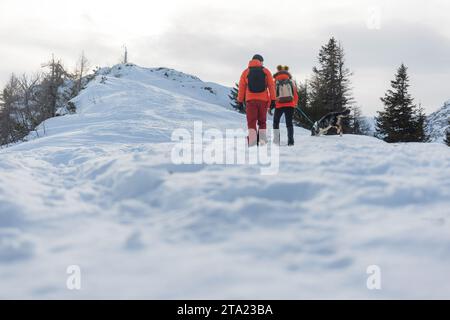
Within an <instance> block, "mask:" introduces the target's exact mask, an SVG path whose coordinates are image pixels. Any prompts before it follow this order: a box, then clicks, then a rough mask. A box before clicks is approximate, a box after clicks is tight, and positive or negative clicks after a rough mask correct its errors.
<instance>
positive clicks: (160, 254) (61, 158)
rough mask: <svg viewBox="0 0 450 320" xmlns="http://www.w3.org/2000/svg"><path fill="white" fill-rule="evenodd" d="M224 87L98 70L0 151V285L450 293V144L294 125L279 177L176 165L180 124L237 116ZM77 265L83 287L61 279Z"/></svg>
mask: <svg viewBox="0 0 450 320" xmlns="http://www.w3.org/2000/svg"><path fill="white" fill-rule="evenodd" d="M166 73H167V76H166ZM205 87H210V88H211V89H212V91H213V92H211V91H210V90H209V89H205ZM226 91H227V90H226V88H223V87H221V86H218V85H214V84H204V83H203V82H201V81H200V80H198V79H197V78H195V77H190V76H188V75H184V74H182V73H178V72H176V71H171V70H167V69H144V68H140V67H137V66H116V67H114V68H111V69H103V70H102V73H101V74H99V75H98V76H97V77H96V79H94V80H93V81H91V82H90V83H89V85H88V86H87V88H86V89H85V90H84V91H83V92H82V93H81V95H80V96H78V97H77V98H76V99H75V101H74V102H75V103H76V105H77V108H78V113H77V114H75V115H70V116H65V117H59V118H54V119H50V120H48V121H47V122H46V123H45V125H42V126H41V128H40V134H39V136H40V137H39V138H37V139H32V140H31V141H29V142H27V143H23V144H20V145H16V146H13V147H11V148H7V149H4V150H1V151H0V283H1V285H0V297H1V298H169V299H172V298H174V299H175V298H267V299H270V298H290V299H292V298H431V297H434V298H437V297H439V298H449V297H450V281H449V280H450V275H449V273H448V270H449V269H450V220H449V219H450V151H449V148H448V147H446V146H445V145H442V144H434V143H432V144H394V145H388V144H386V143H384V142H382V141H380V140H377V139H375V138H370V137H362V136H344V137H343V138H340V137H332V136H331V137H321V138H315V137H310V135H309V134H308V132H306V131H304V130H299V129H297V131H296V143H297V144H296V146H295V147H293V148H287V147H286V148H281V154H280V162H281V163H280V170H279V173H278V174H277V175H273V176H263V175H261V174H260V170H259V167H258V166H255V165H228V166H225V165H211V166H210V165H205V164H196V165H187V164H186V165H175V164H174V163H173V161H172V160H171V153H172V150H173V147H174V145H175V143H174V142H172V141H171V135H172V132H173V130H174V129H177V128H186V129H188V130H192V128H193V122H194V121H203V125H204V127H205V128H216V129H218V130H221V131H224V130H226V129H229V128H231V129H239V128H242V129H244V128H245V126H246V124H245V118H244V117H243V116H242V115H240V114H238V113H236V112H233V111H230V110H227V109H226V108H223V106H226V104H227V103H226V99H227V98H226V93H227V92H226ZM219 105H222V106H219ZM44 131H45V134H44ZM283 136H284V133H283ZM208 141H209V140H206V143H208ZM71 265H78V266H79V267H80V268H81V271H82V273H81V275H82V278H81V279H82V282H81V283H82V290H81V291H69V290H67V288H66V279H67V277H68V275H67V274H66V269H67V267H68V266H71ZM371 265H377V266H379V267H380V268H381V272H382V290H381V291H369V290H368V289H367V287H366V280H367V277H368V275H367V274H366V270H367V267H368V266H371Z"/></svg>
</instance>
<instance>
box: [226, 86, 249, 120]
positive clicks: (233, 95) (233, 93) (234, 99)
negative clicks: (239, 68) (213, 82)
mask: <svg viewBox="0 0 450 320" xmlns="http://www.w3.org/2000/svg"><path fill="white" fill-rule="evenodd" d="M238 94H239V84H237V83H236V84H235V86H234V88H232V89H231V91H230V94H229V95H228V97H229V98H230V100H231V103H230V104H231V106H232V107H233V109H236V110H237V111H238V112H240V113H244V114H245V106H244V107H243V108H241V107H240V106H239V102H238V100H237V99H238Z"/></svg>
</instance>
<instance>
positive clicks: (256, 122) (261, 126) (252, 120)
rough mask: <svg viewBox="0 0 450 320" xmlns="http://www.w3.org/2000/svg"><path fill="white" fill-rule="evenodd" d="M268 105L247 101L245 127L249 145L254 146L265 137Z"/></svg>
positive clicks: (256, 101)
mask: <svg viewBox="0 0 450 320" xmlns="http://www.w3.org/2000/svg"><path fill="white" fill-rule="evenodd" d="M268 107H269V104H268V102H267V101H259V100H251V101H247V107H246V111H247V126H248V130H249V134H248V138H249V144H250V145H254V144H256V142H257V140H258V133H259V135H260V139H261V138H262V139H263V140H264V139H265V137H266V129H267V109H268Z"/></svg>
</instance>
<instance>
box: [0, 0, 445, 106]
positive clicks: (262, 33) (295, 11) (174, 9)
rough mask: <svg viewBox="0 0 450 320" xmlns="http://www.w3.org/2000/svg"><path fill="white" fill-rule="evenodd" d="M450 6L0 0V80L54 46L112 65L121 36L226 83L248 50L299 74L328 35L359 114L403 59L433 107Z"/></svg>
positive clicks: (136, 51)
mask: <svg viewBox="0 0 450 320" xmlns="http://www.w3.org/2000/svg"><path fill="white" fill-rule="evenodd" d="M449 12H450V1H448V0H427V1H423V0H386V1H384V0H370V1H369V0H340V1H336V0H301V1H299V0H280V1H264V0H258V1H253V0H238V1H236V0H226V1H223V0H214V1H211V0H157V1H154V0H128V1H118V0H77V1H60V0H0V39H1V44H0V85H3V84H4V83H5V81H6V80H7V78H8V77H9V75H10V74H11V73H12V72H15V73H19V74H20V73H23V72H27V73H30V72H36V71H39V69H40V65H41V63H42V62H44V61H46V60H48V59H49V57H50V56H51V54H52V53H54V54H55V55H56V56H57V57H61V58H62V59H63V61H64V62H65V64H66V65H67V66H68V67H73V66H74V65H75V61H76V59H77V56H79V53H80V52H81V51H82V50H84V51H85V52H86V55H87V56H88V58H89V60H90V61H91V64H92V65H93V66H97V65H98V66H106V65H113V64H115V63H117V62H118V61H119V60H120V56H121V51H122V47H123V45H124V44H126V45H127V47H128V49H129V53H130V60H131V61H132V62H134V63H136V64H139V65H142V66H149V67H150V66H166V67H172V68H175V69H178V70H181V71H184V72H187V73H191V74H194V75H197V76H199V77H201V78H202V79H203V80H206V81H214V82H219V83H222V84H226V85H230V86H231V85H232V84H233V83H234V82H235V81H236V80H237V79H238V78H239V76H240V73H241V71H242V70H243V68H244V67H245V66H246V64H247V62H248V60H249V58H250V57H251V56H252V55H253V54H254V53H260V54H262V55H263V56H264V57H265V59H266V66H267V67H269V68H270V69H274V68H275V66H276V65H278V64H286V65H289V66H291V69H292V72H293V73H294V74H295V77H296V78H297V79H298V80H302V81H303V80H305V79H306V78H308V77H309V76H310V74H311V69H312V67H313V66H314V65H315V64H316V56H317V52H318V50H319V48H320V46H321V45H323V44H324V43H326V42H327V41H328V39H329V38H330V37H331V36H334V37H336V38H337V39H338V40H339V41H341V43H342V45H343V46H344V48H345V50H346V54H347V64H348V66H349V67H350V69H351V70H352V71H353V73H354V76H353V86H354V95H355V98H356V100H357V102H358V104H359V105H360V106H361V107H362V108H363V111H364V112H365V113H366V114H374V113H375V111H376V110H378V109H380V102H379V97H380V96H382V95H383V94H384V92H385V90H386V89H387V88H388V86H389V81H390V80H391V79H392V78H393V75H394V73H395V70H396V68H397V67H398V66H399V65H400V64H401V63H402V62H404V63H405V64H407V66H408V67H409V70H410V77H411V84H412V88H411V90H412V93H413V95H414V97H415V98H416V102H418V103H422V105H423V106H424V107H425V108H426V110H427V111H429V112H431V111H434V110H435V109H437V108H438V107H439V106H440V105H442V103H443V102H444V101H445V100H448V99H450V19H449V18H448V13H449Z"/></svg>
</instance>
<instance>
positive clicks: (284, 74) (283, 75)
mask: <svg viewBox="0 0 450 320" xmlns="http://www.w3.org/2000/svg"><path fill="white" fill-rule="evenodd" d="M273 77H274V78H275V81H282V80H287V79H290V80H292V76H291V74H290V73H289V72H287V71H280V72H278V73H276V74H275V75H274V76H273ZM292 84H293V85H294V100H293V101H292V102H285V103H281V102H278V101H277V103H276V105H277V109H279V108H284V107H292V108H296V107H297V105H298V89H297V85H296V84H295V81H293V80H292Z"/></svg>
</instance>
